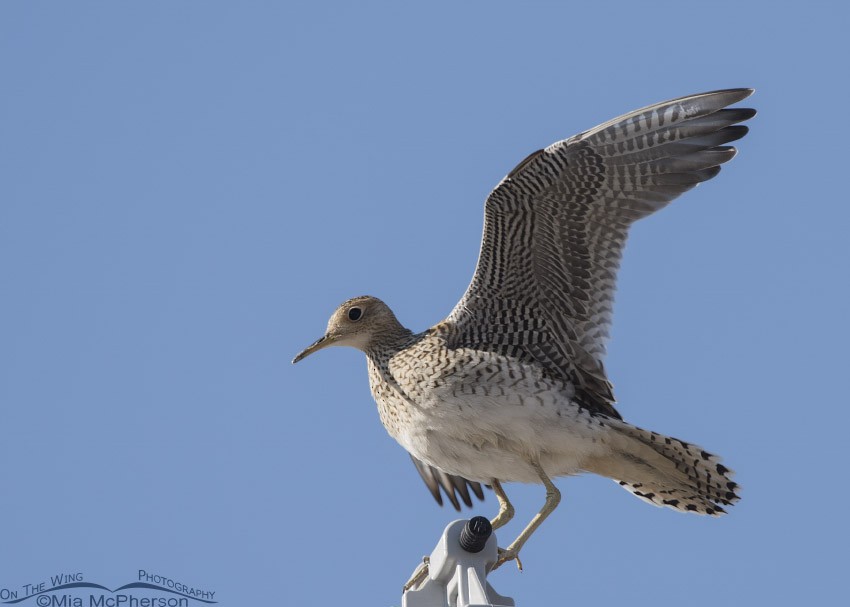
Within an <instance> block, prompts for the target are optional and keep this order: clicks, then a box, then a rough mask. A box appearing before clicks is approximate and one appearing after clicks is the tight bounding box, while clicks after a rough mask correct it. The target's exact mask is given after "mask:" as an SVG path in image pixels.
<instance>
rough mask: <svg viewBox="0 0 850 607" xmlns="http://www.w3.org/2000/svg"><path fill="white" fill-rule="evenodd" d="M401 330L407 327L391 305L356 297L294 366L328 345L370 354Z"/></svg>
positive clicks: (373, 299) (332, 320)
mask: <svg viewBox="0 0 850 607" xmlns="http://www.w3.org/2000/svg"><path fill="white" fill-rule="evenodd" d="M399 331H404V328H403V327H402V326H401V325H400V324H399V322H398V320H396V317H395V315H394V314H393V313H392V310H390V308H389V306H387V304H385V303H384V302H382V301H381V300H380V299H378V298H377V297H371V296H369V295H363V296H361V297H355V298H353V299H349V300H348V301H346V302H344V303H343V304H341V305H340V306H339V307H338V308H337V309H336V311H335V312H334V313H333V314H331V318H330V320H329V321H328V328H327V330H326V331H325V334H324V335H323V336H322V337H320V338H319V339H318V340H317V341H315V342H314V343H312V344H311V345H310V346H308V347H307V348H305V349H304V351H302V352H301V353H300V354H298V356H296V357H295V358H294V359H292V363H293V364H295V363H297V362H298V361H299V360H301V359H302V358H306V357H307V356H309V355H310V354H312V353H313V352H317V351H318V350H321V349H322V348H326V347H327V346H351V347H352V348H357V349H358V350H362V351H366V350H367V349H368V348H369V347H370V346H371V345H372V344H374V342H375V341H376V339H380V338H381V337H382V336H385V335H387V334H390V335H391V334H396V333H398V332H399Z"/></svg>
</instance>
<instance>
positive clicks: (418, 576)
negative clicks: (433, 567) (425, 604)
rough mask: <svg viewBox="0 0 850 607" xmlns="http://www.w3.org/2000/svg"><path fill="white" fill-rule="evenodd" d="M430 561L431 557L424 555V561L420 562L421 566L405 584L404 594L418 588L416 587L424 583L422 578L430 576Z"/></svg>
mask: <svg viewBox="0 0 850 607" xmlns="http://www.w3.org/2000/svg"><path fill="white" fill-rule="evenodd" d="M430 562H431V559H430V557H427V556H424V557H422V562H421V563H419V566H418V567H417V568H416V569H415V570H414V572H413V575H411V576H410V579H409V580H407V583H406V584H405V585H404V588H403V589H402V594H403V593H405V592H407V591H408V590H411V589H416V587H417V586H419V584H421V583H422V580H424V579H425V578H426V577H428V564H429V563H430Z"/></svg>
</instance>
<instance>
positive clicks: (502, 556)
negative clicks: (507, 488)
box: [490, 462, 561, 571]
mask: <svg viewBox="0 0 850 607" xmlns="http://www.w3.org/2000/svg"><path fill="white" fill-rule="evenodd" d="M531 465H532V466H534V469H535V470H536V471H537V474H538V476H539V477H540V480H541V481H543V484H544V485H546V503H544V504H543V508H541V509H540V512H538V513H537V514H535V515H534V518H533V519H531V522H530V523H529V524H528V526H527V527H526V528H525V529H523V530H522V533H520V534H519V537H517V538H516V539H515V540H514V541H513V542H511V545H510V546H508V547H507V548H506V549H505V550H499V558H498V560H496V564H495V565H493V568H492V569H491V570H490V571H495V570H496V569H498V568H499V567H500V566H501V565H503V564H505V563H507V562H508V561H512V560H516V562H517V567H519V570H520V571H522V562H521V561H520V560H519V551H520V550H521V549H522V547H523V545H524V544H525V543H526V542H527V541H528V538H530V537H531V534H532V533H534V532H535V531H536V530H537V528H538V527H539V526H540V524H541V523H542V522H543V521H545V520H546V517H547V516H549V515H550V514H551V513H552V511H553V510H554V509H555V508H557V507H558V504H559V503H560V502H561V492H560V491H558V488H557V487H556V486H555V485H554V484H553V483H552V481H551V480H550V479H549V477H548V476H547V475H546V472H544V471H543V468H541V467H540V464H538V463H536V462H533V463H532V464H531ZM496 495H498V493H497V494H496Z"/></svg>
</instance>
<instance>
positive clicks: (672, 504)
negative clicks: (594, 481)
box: [587, 419, 740, 516]
mask: <svg viewBox="0 0 850 607" xmlns="http://www.w3.org/2000/svg"><path fill="white" fill-rule="evenodd" d="M606 425H608V426H609V427H610V428H611V435H610V446H611V450H612V453H611V454H610V455H609V456H607V457H604V458H602V457H600V458H595V459H593V460H591V461H590V462H588V466H587V470H588V471H590V472H595V473H596V474H601V475H602V476H607V477H608V478H611V479H614V480H615V481H616V482H617V483H619V484H620V485H621V486H622V487H623V488H624V489H626V490H627V491H630V492H631V493H633V494H634V495H636V496H637V497H639V498H640V499H642V500H644V501H645V502H649V503H650V504H654V505H655V506H666V507H668V508H673V509H674V510H679V511H681V512H695V513H697V514H708V515H712V516H718V515H720V514H724V513H725V512H726V511H725V510H724V509H723V506H731V505H732V504H734V503H735V502H737V501H738V500H739V499H740V498H739V496H738V494H737V492H738V490H739V486H738V483H736V482H735V481H733V480H732V476H733V474H734V473H733V472H732V470H730V469H729V468H727V467H726V466H724V465H723V464H721V463H720V458H719V457H718V456H716V455H713V454H711V453H709V452H707V451H705V450H704V449H702V448H701V447H698V446H697V445H692V444H689V443H686V442H685V441H682V440H679V439H678V438H671V437H669V436H664V435H663V434H658V433H656V432H650V431H648V430H643V429H641V428H637V427H635V426H632V425H631V424H628V423H626V422H623V421H620V420H613V419H612V420H609V421H608V422H606Z"/></svg>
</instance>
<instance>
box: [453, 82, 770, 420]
mask: <svg viewBox="0 0 850 607" xmlns="http://www.w3.org/2000/svg"><path fill="white" fill-rule="evenodd" d="M752 92H753V91H752V89H730V90H724V91H714V92H710V93H703V94H699V95H691V96H689V97H682V98H680V99H674V100H671V101H666V102H663V103H658V104H656V105H652V106H649V107H646V108H643V109H640V110H636V111H634V112H631V113H629V114H626V115H624V116H620V117H619V118H615V119H614V120H611V121H610V122H606V123H605V124H602V125H600V126H598V127H596V128H594V129H591V130H589V131H586V132H584V133H580V134H579V135H576V136H574V137H571V138H570V139H566V140H564V141H559V142H557V143H555V144H553V145H551V146H549V147H547V148H546V149H543V150H539V151H537V152H535V153H534V154H531V155H530V156H529V157H527V158H526V159H525V160H523V161H522V162H521V163H520V164H519V165H518V166H517V167H516V168H515V169H514V170H513V171H511V172H510V173H509V174H508V176H507V177H505V178H504V179H503V180H502V182H501V183H500V184H499V185H498V186H497V187H496V189H495V190H493V192H492V193H491V194H490V196H489V197H488V198H487V203H486V206H485V221H484V236H483V239H482V242H481V253H480V256H479V259H478V265H477V267H476V269H475V274H474V276H473V278H472V282H471V283H470V285H469V288H468V289H467V291H466V293H465V294H464V296H463V298H462V299H461V300H460V302H458V304H457V306H455V308H454V310H453V311H452V313H451V314H450V315H449V317H448V319H447V320H448V321H449V325H450V326H451V327H452V334H453V337H452V338H451V340H450V345H452V346H453V347H474V348H478V349H490V350H494V351H499V352H502V353H504V354H507V355H513V356H518V357H520V358H525V359H528V360H533V361H536V362H537V363H538V364H540V365H542V366H543V368H544V369H545V370H546V371H547V372H549V373H552V374H554V375H556V376H560V377H563V378H564V379H566V380H568V381H570V382H571V383H573V384H574V385H575V386H576V394H577V398H578V399H580V400H583V401H584V404H585V405H586V406H587V407H589V408H590V409H592V410H597V411H600V412H603V413H606V414H608V415H612V414H613V415H617V413H616V410H614V408H613V402H614V397H613V392H612V389H611V384H610V383H609V382H608V379H607V377H606V375H605V371H604V368H603V365H602V361H603V358H604V356H605V344H606V341H607V339H608V334H609V328H610V325H611V314H612V310H613V297H614V289H615V282H616V277H617V270H618V268H619V265H620V257H621V255H622V251H623V247H624V245H625V242H626V237H627V234H628V230H629V227H630V226H631V224H632V223H633V222H635V221H637V220H638V219H640V218H642V217H646V216H647V215H650V214H651V213H653V212H655V211H657V210H659V209H661V208H663V207H664V206H666V205H667V204H668V203H669V202H671V201H672V200H673V199H674V198H676V197H677V196H679V195H680V194H681V193H683V192H685V191H687V190H689V189H691V188H693V187H694V186H695V185H697V184H698V183H700V182H702V181H706V180H708V179H711V178H712V177H714V176H715V175H717V173H718V172H719V171H720V165H721V164H723V163H724V162H727V161H728V160H730V159H731V158H732V157H733V156H734V155H735V148H734V147H731V146H727V145H725V144H727V143H729V142H731V141H735V140H736V139H740V138H741V137H743V136H744V135H745V134H746V133H747V127H745V126H740V125H738V123H740V122H743V121H745V120H747V119H749V118H751V117H752V116H754V115H755V111H754V110H751V109H742V108H733V109H723V108H725V107H726V106H728V105H731V104H733V103H737V102H739V101H741V100H743V99H745V98H747V97H749V96H750V95H751V94H752Z"/></svg>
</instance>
